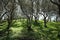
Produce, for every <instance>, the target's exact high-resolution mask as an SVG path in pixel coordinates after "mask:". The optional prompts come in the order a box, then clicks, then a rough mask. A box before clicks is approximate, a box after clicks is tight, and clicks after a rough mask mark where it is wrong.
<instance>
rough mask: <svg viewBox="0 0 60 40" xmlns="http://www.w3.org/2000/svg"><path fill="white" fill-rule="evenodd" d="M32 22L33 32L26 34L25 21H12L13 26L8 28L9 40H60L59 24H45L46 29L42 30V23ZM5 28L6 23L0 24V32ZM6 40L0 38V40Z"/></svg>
mask: <svg viewBox="0 0 60 40" xmlns="http://www.w3.org/2000/svg"><path fill="white" fill-rule="evenodd" d="M34 23H35V22H34V21H33V22H32V29H33V31H30V32H28V30H27V20H23V19H22V20H13V24H12V25H11V28H10V30H11V31H10V34H9V39H10V40H22V39H25V40H28V39H31V40H32V39H34V40H60V39H59V38H60V37H59V36H58V34H59V33H60V22H47V28H44V22H43V21H38V23H39V24H34ZM6 27H7V22H3V23H1V24H0V30H1V29H2V30H3V29H5V28H6ZM2 39H4V40H5V39H6V37H4V36H3V37H1V36H0V40H2Z"/></svg>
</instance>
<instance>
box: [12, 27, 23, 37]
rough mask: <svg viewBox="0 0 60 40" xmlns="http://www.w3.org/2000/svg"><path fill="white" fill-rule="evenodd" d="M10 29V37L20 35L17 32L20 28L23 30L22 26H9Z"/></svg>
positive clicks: (19, 31)
mask: <svg viewBox="0 0 60 40" xmlns="http://www.w3.org/2000/svg"><path fill="white" fill-rule="evenodd" d="M11 30H12V37H16V36H20V35H19V34H20V33H21V30H23V27H18V28H14V27H11Z"/></svg>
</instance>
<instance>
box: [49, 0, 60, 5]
mask: <svg viewBox="0 0 60 40" xmlns="http://www.w3.org/2000/svg"><path fill="white" fill-rule="evenodd" d="M50 1H51V2H52V3H53V4H55V5H60V4H58V3H56V2H53V1H52V0H50Z"/></svg>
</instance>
